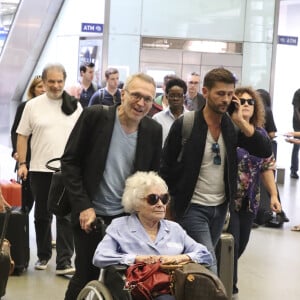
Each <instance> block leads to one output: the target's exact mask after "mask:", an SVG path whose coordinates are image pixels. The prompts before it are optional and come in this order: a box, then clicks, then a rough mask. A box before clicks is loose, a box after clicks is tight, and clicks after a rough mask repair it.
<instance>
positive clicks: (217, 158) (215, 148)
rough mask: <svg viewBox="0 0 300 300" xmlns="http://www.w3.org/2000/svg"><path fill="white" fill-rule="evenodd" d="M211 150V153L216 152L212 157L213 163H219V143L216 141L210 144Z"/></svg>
mask: <svg viewBox="0 0 300 300" xmlns="http://www.w3.org/2000/svg"><path fill="white" fill-rule="evenodd" d="M211 150H212V152H213V153H215V154H216V155H215V157H214V164H215V165H220V164H221V155H220V145H219V144H218V143H213V144H212V146H211Z"/></svg>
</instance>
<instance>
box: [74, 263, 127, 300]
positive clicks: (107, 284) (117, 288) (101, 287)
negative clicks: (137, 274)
mask: <svg viewBox="0 0 300 300" xmlns="http://www.w3.org/2000/svg"><path fill="white" fill-rule="evenodd" d="M127 267H128V266H126V265H112V266H109V267H107V268H105V269H101V271H100V277H99V280H93V281H90V282H89V283H87V284H86V286H85V287H84V288H83V289H82V290H81V291H80V293H79V295H78V297H77V300H132V297H131V294H130V292H129V290H127V289H125V288H124V286H125V271H126V269H127Z"/></svg>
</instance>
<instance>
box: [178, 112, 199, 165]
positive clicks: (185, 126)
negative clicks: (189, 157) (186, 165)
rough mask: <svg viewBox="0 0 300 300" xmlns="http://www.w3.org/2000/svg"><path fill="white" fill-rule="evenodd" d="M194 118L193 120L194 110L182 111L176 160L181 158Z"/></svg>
mask: <svg viewBox="0 0 300 300" xmlns="http://www.w3.org/2000/svg"><path fill="white" fill-rule="evenodd" d="M194 120H195V111H188V112H186V113H184V115H183V120H182V129H181V150H180V152H179V155H178V157H177V162H181V160H182V155H183V151H184V146H185V144H186V142H187V141H188V139H189V137H190V135H191V133H192V129H193V126H194Z"/></svg>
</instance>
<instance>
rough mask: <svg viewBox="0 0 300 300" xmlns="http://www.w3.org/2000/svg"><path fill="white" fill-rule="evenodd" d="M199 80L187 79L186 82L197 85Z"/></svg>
mask: <svg viewBox="0 0 300 300" xmlns="http://www.w3.org/2000/svg"><path fill="white" fill-rule="evenodd" d="M199 83H200V82H199V81H188V84H194V85H197V84H199Z"/></svg>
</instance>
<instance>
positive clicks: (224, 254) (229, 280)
mask: <svg viewBox="0 0 300 300" xmlns="http://www.w3.org/2000/svg"><path fill="white" fill-rule="evenodd" d="M215 252H216V258H217V261H218V273H219V278H220V279H221V281H222V283H223V284H224V286H225V289H226V292H227V296H228V299H231V298H232V287H233V267H234V256H233V255H234V238H233V236H232V234H230V233H222V234H221V237H220V240H219V242H218V244H217V247H216V251H215Z"/></svg>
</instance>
